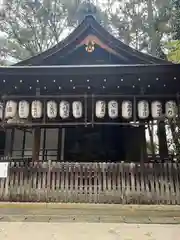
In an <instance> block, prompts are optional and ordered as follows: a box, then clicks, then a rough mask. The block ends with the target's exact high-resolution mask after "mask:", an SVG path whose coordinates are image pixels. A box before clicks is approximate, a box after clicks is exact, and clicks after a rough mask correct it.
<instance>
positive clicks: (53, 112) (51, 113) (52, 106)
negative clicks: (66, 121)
mask: <svg viewBox="0 0 180 240" xmlns="http://www.w3.org/2000/svg"><path fill="white" fill-rule="evenodd" d="M47 116H48V118H50V119H53V118H56V117H57V103H56V102H55V101H48V102H47Z"/></svg>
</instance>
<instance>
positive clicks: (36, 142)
mask: <svg viewBox="0 0 180 240" xmlns="http://www.w3.org/2000/svg"><path fill="white" fill-rule="evenodd" d="M36 96H37V97H38V96H40V88H36ZM40 144H41V128H40V127H35V128H33V148H32V160H33V161H38V160H39V152H40Z"/></svg>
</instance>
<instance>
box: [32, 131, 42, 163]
mask: <svg viewBox="0 0 180 240" xmlns="http://www.w3.org/2000/svg"><path fill="white" fill-rule="evenodd" d="M40 142H41V128H40V127H35V128H34V129H33V149H32V160H33V161H34V162H35V161H38V160H39V152H40Z"/></svg>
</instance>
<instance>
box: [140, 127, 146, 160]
mask: <svg viewBox="0 0 180 240" xmlns="http://www.w3.org/2000/svg"><path fill="white" fill-rule="evenodd" d="M139 128H140V129H139V131H140V141H139V144H140V151H141V159H140V162H141V163H144V162H145V160H146V159H147V146H146V128H145V126H140V127H139Z"/></svg>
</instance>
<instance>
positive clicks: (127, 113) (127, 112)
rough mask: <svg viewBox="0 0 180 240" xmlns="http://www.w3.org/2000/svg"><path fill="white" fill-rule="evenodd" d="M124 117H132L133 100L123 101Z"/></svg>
mask: <svg viewBox="0 0 180 240" xmlns="http://www.w3.org/2000/svg"><path fill="white" fill-rule="evenodd" d="M122 117H123V118H125V119H130V118H132V102H131V101H123V102H122Z"/></svg>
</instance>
